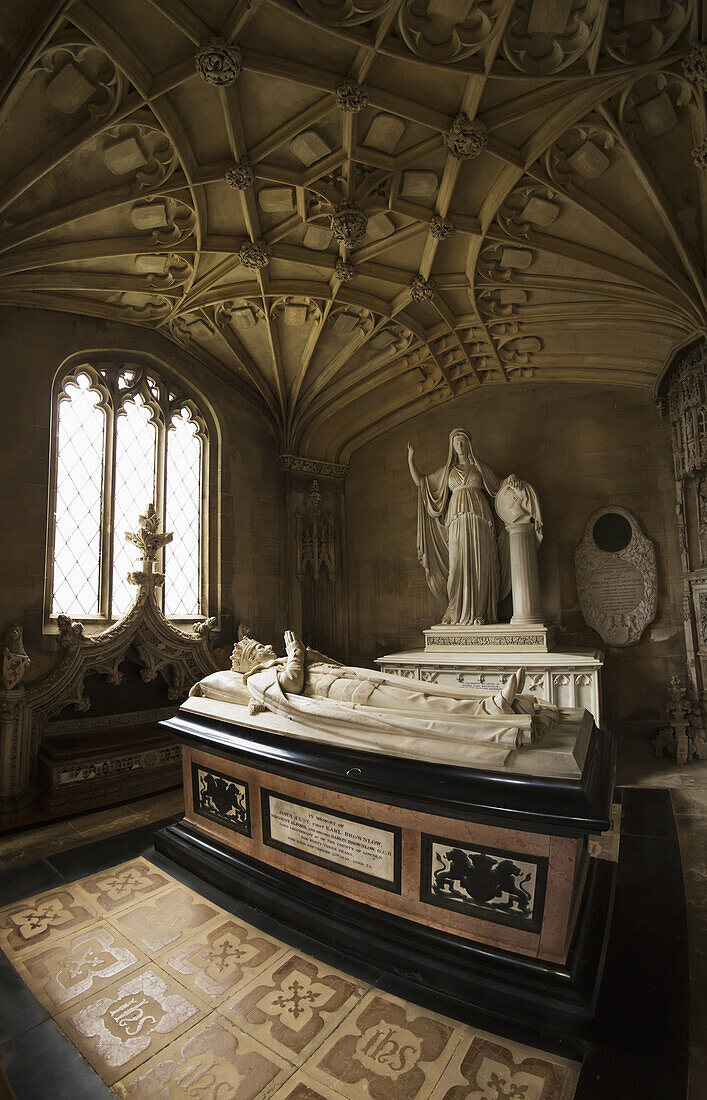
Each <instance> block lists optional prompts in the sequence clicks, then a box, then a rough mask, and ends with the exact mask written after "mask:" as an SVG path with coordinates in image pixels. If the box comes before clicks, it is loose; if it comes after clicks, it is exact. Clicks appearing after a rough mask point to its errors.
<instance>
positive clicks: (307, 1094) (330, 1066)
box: [0, 857, 579, 1100]
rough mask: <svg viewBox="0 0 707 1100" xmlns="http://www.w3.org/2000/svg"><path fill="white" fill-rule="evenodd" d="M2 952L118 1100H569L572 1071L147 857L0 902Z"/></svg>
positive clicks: (574, 1080)
mask: <svg viewBox="0 0 707 1100" xmlns="http://www.w3.org/2000/svg"><path fill="white" fill-rule="evenodd" d="M0 945H1V946H2V948H3V950H4V952H5V953H6V955H7V956H8V958H9V960H10V962H11V963H12V965H13V966H14V967H15V969H16V970H17V973H18V975H19V976H20V977H21V978H22V980H23V981H24V982H25V983H26V985H27V986H28V987H29V989H30V990H31V991H32V993H33V994H34V996H35V997H36V998H37V1000H38V1001H39V1002H40V1004H41V1005H42V1006H43V1008H44V1009H45V1010H46V1013H47V1014H48V1016H49V1017H50V1019H51V1020H52V1021H54V1023H55V1024H56V1025H57V1026H58V1028H59V1029H60V1030H61V1031H62V1032H63V1033H64V1034H65V1035H66V1036H68V1038H69V1039H70V1040H71V1043H72V1044H73V1046H74V1047H75V1048H76V1049H77V1050H78V1051H79V1053H80V1054H81V1055H82V1057H83V1058H84V1059H85V1060H86V1061H87V1062H88V1063H89V1064H90V1066H92V1067H93V1069H94V1070H95V1072H96V1073H97V1074H98V1076H99V1077H100V1078H101V1080H102V1081H104V1082H105V1083H106V1085H108V1086H109V1087H110V1088H111V1090H112V1091H113V1093H114V1094H115V1095H116V1096H118V1097H122V1098H125V1100H128V1098H134V1100H162V1098H164V1100H168V1098H174V1097H180V1098H181V1097H188V1096H189V1097H196V1096H209V1097H217V1098H220V1100H230V1098H236V1097H237V1100H256V1098H257V1100H266V1098H270V1097H272V1098H273V1100H472V1098H473V1100H500V1098H501V1097H518V1098H521V1097H522V1098H524V1100H570V1098H571V1097H573V1096H574V1093H575V1086H576V1083H577V1079H578V1075H579V1066H578V1064H577V1063H576V1062H572V1061H570V1060H567V1059H564V1058H560V1057H558V1056H556V1055H552V1054H548V1053H546V1052H544V1051H541V1050H534V1049H532V1048H530V1047H525V1046H521V1045H519V1044H517V1043H512V1042H509V1041H508V1040H506V1039H503V1038H500V1037H498V1036H495V1035H490V1034H488V1033H485V1032H482V1031H479V1030H477V1029H475V1028H473V1027H470V1026H466V1025H464V1024H460V1023H458V1022H457V1021H455V1020H452V1019H449V1018H447V1017H444V1016H441V1015H439V1014H438V1013H436V1012H432V1011H429V1010H427V1009H424V1008H420V1007H418V1006H416V1005H415V1004H412V1003H411V1002H409V1001H405V1000H401V999H400V998H399V997H396V996H393V995H391V994H389V993H386V992H384V991H383V990H382V989H380V988H376V986H375V985H374V984H372V983H371V982H370V981H366V980H361V979H360V978H356V977H353V976H352V975H350V974H347V973H343V972H342V971H341V970H339V969H337V968H335V967H333V966H331V965H330V964H329V963H328V962H326V961H322V960H321V959H316V958H313V957H312V956H310V955H308V954H306V953H305V952H303V951H301V950H298V949H293V948H291V947H290V946H288V945H287V944H286V943H284V942H282V941H280V940H278V939H276V938H274V937H273V936H271V935H268V934H266V933H265V932H263V931H261V930H260V929H258V928H255V927H253V926H252V925H249V924H248V923H246V922H245V921H244V920H242V919H240V918H239V917H237V916H234V915H233V914H232V913H230V912H228V911H226V910H225V909H222V908H220V907H219V906H218V905H216V904H214V903H212V902H211V901H208V900H207V899H206V898H204V897H202V896H201V895H200V894H197V893H195V892H194V891H193V890H191V889H189V888H188V887H187V886H185V885H184V884H183V883H180V882H178V881H176V880H175V879H173V878H172V877H171V876H170V875H168V874H166V873H165V872H163V871H162V870H160V869H159V868H158V867H157V866H155V865H154V864H152V863H151V862H149V861H148V860H146V859H144V858H142V857H140V858H137V859H132V860H129V861H128V862H126V863H124V864H121V865H119V866H117V867H112V868H109V869H107V870H102V871H99V872H98V873H96V874H92V875H89V876H87V877H85V878H82V879H79V880H77V881H76V882H72V883H67V884H62V885H60V886H57V887H54V888H53V889H50V890H47V891H43V892H42V893H40V894H38V895H36V896H34V897H29V898H26V899H23V900H20V901H17V902H14V903H13V904H11V905H7V906H5V908H3V909H2V910H0ZM42 1026H43V1025H42ZM47 1087H49V1086H48V1085H47ZM32 1095H35V1093H32ZM36 1095H41V1094H40V1093H36ZM46 1095H47V1096H49V1095H50V1093H49V1092H47V1093H46ZM52 1095H53V1094H52ZM62 1095H63V1094H62ZM76 1095H77V1096H78V1095H85V1096H87V1097H88V1096H89V1095H96V1093H93V1094H91V1093H90V1092H89V1091H86V1092H80V1091H79V1092H78V1093H77V1094H76Z"/></svg>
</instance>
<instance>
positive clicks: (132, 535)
mask: <svg viewBox="0 0 707 1100" xmlns="http://www.w3.org/2000/svg"><path fill="white" fill-rule="evenodd" d="M172 537H173V536H172V534H171V532H170V533H169V534H166V533H164V532H160V517H159V516H158V515H157V512H156V511H155V506H154V504H148V506H147V508H146V509H145V514H144V516H140V522H139V525H138V529H137V531H126V532H125V541H126V542H131V543H132V544H133V546H137V548H138V550H139V551H140V552H141V554H142V560H143V561H144V562H154V560H155V558H156V557H157V552H158V550H161V549H162V547H163V546H166V545H167V543H169V542H171V541H172ZM136 583H138V584H139V583H140V582H139V581H138V582H136Z"/></svg>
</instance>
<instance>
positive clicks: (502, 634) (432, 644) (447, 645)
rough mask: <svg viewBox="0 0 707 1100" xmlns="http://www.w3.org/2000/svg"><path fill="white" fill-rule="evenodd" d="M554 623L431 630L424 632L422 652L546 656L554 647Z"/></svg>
mask: <svg viewBox="0 0 707 1100" xmlns="http://www.w3.org/2000/svg"><path fill="white" fill-rule="evenodd" d="M555 633H556V628H555V625H554V623H550V624H549V625H546V624H545V623H543V622H534V623H517V622H510V623H490V624H487V625H486V626H460V625H459V624H457V625H455V626H441V625H440V626H431V627H430V629H429V630H425V632H424V634H425V650H427V651H428V652H432V653H449V651H450V650H460V651H461V652H471V651H478V650H482V651H483V652H486V653H487V652H489V651H496V650H498V651H500V652H504V651H506V650H513V651H515V652H518V653H528V652H530V653H532V652H536V653H547V652H548V650H550V649H552V647H553V646H554V644H555Z"/></svg>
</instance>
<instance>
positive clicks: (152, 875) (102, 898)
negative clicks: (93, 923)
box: [80, 858, 174, 916]
mask: <svg viewBox="0 0 707 1100" xmlns="http://www.w3.org/2000/svg"><path fill="white" fill-rule="evenodd" d="M173 882H174V879H171V878H170V877H169V875H165V874H164V872H163V871H159V870H158V869H157V867H154V866H153V864H151V863H148V861H147V860H146V859H142V858H139V859H131V860H130V861H129V862H128V863H121V864H119V866H117V867H109V868H108V869H107V870H106V871H99V872H98V874H95V875H90V876H89V877H88V878H84V879H81V881H80V886H81V888H82V889H83V890H85V891H86V893H87V894H88V896H89V897H90V898H91V899H92V900H93V902H94V904H95V905H96V906H97V909H98V911H99V912H101V913H106V914H107V915H108V916H112V914H113V913H119V912H121V911H122V910H123V909H127V908H128V906H131V905H135V904H136V903H137V902H140V901H144V900H145V898H149V897H152V895H153V894H156V893H157V892H158V891H159V890H164V889H165V887H167V886H170V885H171V884H172V883H173Z"/></svg>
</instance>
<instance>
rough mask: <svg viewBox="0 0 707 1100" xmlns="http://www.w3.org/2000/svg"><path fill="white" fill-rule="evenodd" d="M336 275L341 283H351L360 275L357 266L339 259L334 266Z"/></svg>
mask: <svg viewBox="0 0 707 1100" xmlns="http://www.w3.org/2000/svg"><path fill="white" fill-rule="evenodd" d="M334 274H335V275H336V277H337V279H338V280H339V282H340V283H350V282H351V280H352V279H355V278H356V276H357V275H358V268H357V267H356V264H348V263H347V262H346V260H342V259H338V260H337V261H336V263H335V264H334Z"/></svg>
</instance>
